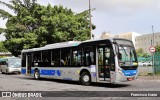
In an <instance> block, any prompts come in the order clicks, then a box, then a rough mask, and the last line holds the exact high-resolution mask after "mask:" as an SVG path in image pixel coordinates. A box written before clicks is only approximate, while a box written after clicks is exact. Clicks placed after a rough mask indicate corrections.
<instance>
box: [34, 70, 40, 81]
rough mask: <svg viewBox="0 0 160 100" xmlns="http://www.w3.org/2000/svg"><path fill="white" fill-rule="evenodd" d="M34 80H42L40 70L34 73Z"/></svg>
mask: <svg viewBox="0 0 160 100" xmlns="http://www.w3.org/2000/svg"><path fill="white" fill-rule="evenodd" d="M34 78H35V79H36V80H39V79H40V74H39V71H38V70H36V71H35V72H34Z"/></svg>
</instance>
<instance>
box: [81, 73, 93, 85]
mask: <svg viewBox="0 0 160 100" xmlns="http://www.w3.org/2000/svg"><path fill="white" fill-rule="evenodd" d="M80 83H81V84H82V85H90V84H91V76H90V74H89V73H88V72H83V73H82V74H81V77H80Z"/></svg>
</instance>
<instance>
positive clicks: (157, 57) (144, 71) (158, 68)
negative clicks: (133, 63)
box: [138, 52, 160, 75]
mask: <svg viewBox="0 0 160 100" xmlns="http://www.w3.org/2000/svg"><path fill="white" fill-rule="evenodd" d="M138 61H139V62H152V57H147V58H145V57H138ZM154 71H155V74H157V73H160V52H156V53H155V54H154ZM151 73H153V66H140V67H139V74H140V75H148V74H151Z"/></svg>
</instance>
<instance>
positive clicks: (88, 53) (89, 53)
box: [83, 46, 95, 66]
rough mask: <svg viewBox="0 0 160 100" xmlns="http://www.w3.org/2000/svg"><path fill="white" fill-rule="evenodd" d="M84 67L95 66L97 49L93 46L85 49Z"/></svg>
mask: <svg viewBox="0 0 160 100" xmlns="http://www.w3.org/2000/svg"><path fill="white" fill-rule="evenodd" d="M83 65H86V66H90V65H95V49H94V47H93V46H87V47H84V48H83Z"/></svg>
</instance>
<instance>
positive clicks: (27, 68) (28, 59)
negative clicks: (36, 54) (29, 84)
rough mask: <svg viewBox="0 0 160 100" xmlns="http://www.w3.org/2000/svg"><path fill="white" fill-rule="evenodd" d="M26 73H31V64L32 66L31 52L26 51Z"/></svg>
mask: <svg viewBox="0 0 160 100" xmlns="http://www.w3.org/2000/svg"><path fill="white" fill-rule="evenodd" d="M26 58H27V59H26V74H31V66H32V54H31V53H28V54H27V55H26Z"/></svg>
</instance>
